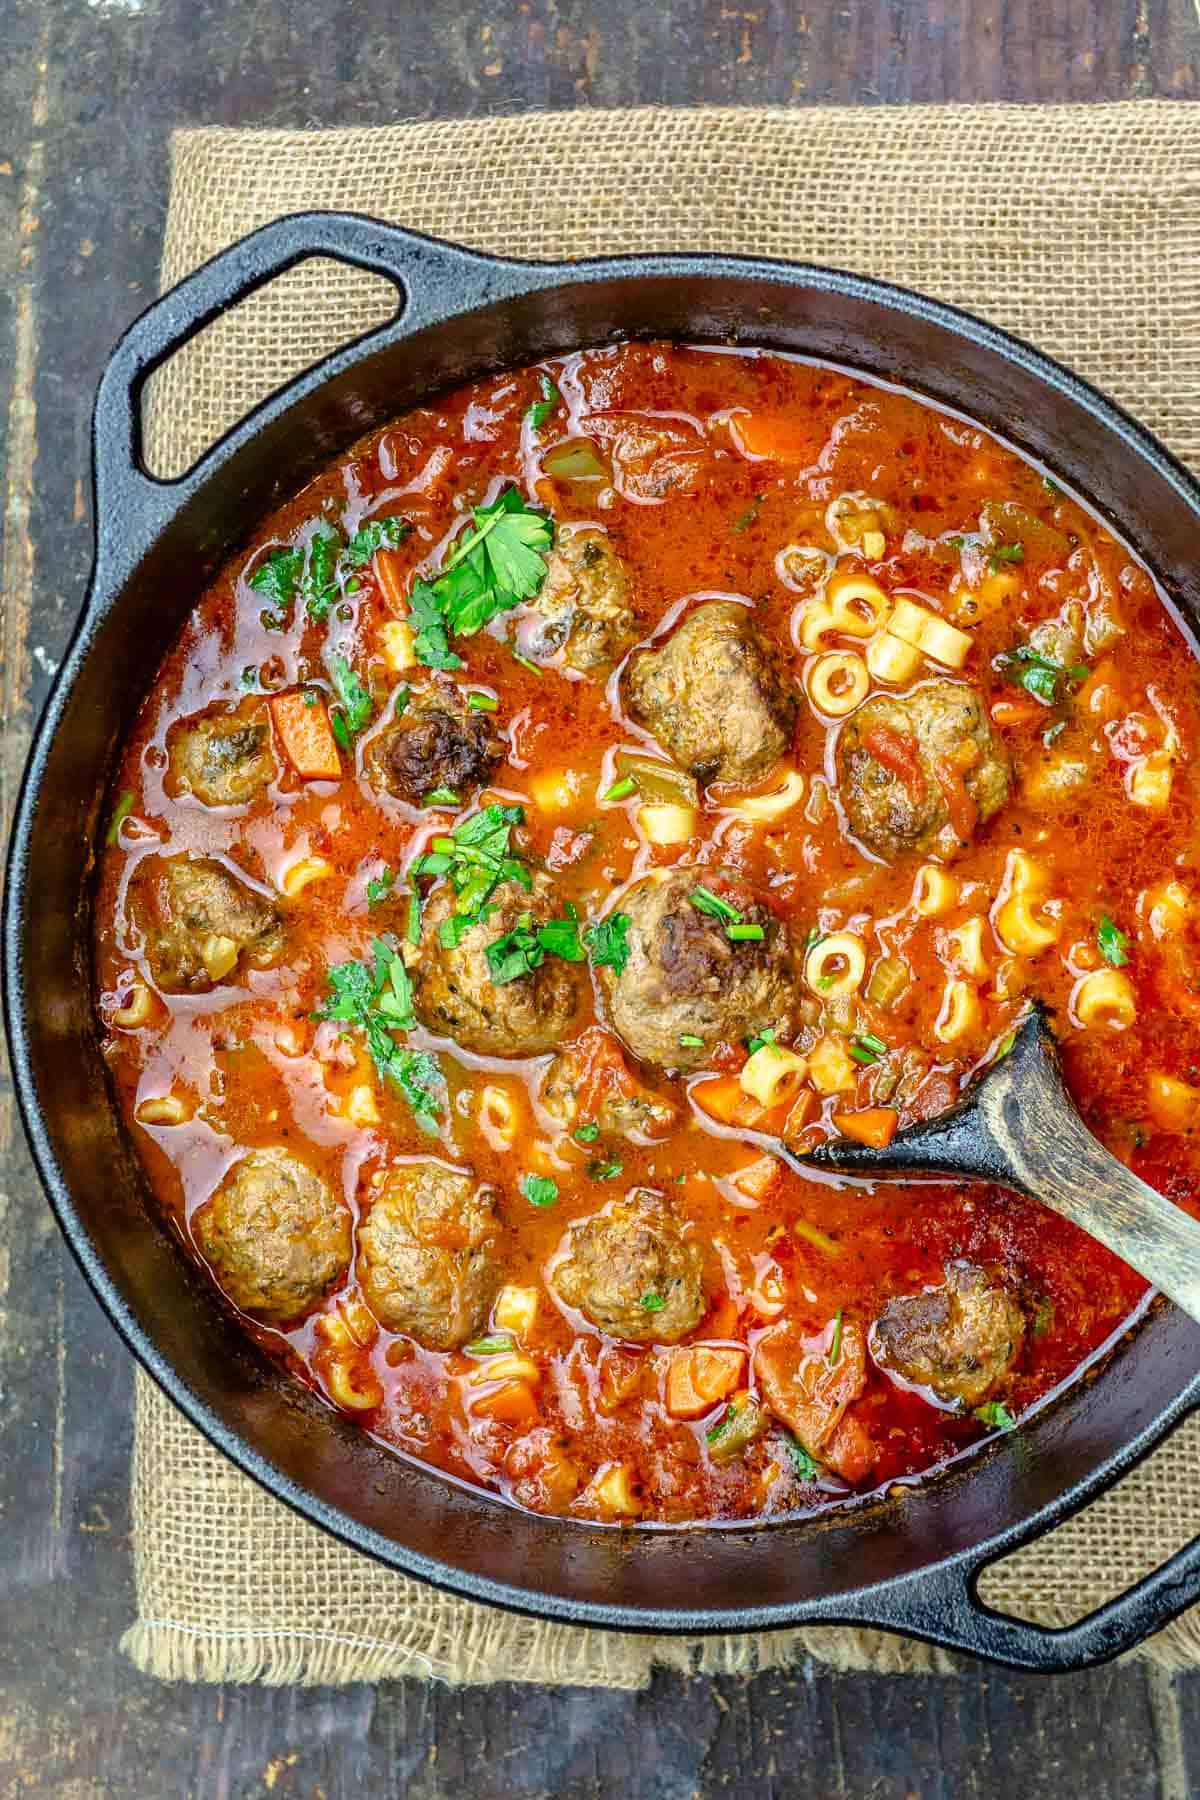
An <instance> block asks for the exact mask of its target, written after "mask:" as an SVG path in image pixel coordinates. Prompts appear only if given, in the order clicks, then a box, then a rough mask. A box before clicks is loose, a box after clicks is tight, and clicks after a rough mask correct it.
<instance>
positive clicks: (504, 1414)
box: [471, 1381, 538, 1426]
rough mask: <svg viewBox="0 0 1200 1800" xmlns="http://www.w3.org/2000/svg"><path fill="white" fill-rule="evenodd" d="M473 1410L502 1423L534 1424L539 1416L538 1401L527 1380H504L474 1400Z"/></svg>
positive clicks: (483, 1416)
mask: <svg viewBox="0 0 1200 1800" xmlns="http://www.w3.org/2000/svg"><path fill="white" fill-rule="evenodd" d="M471 1411H472V1412H473V1413H476V1414H478V1415H479V1416H480V1417H482V1418H485V1419H495V1420H496V1421H497V1422H498V1423H499V1424H501V1425H520V1426H526V1425H533V1424H534V1423H535V1422H536V1421H537V1418H538V1406H537V1401H536V1400H535V1399H534V1397H533V1393H532V1391H531V1389H530V1387H529V1383H528V1382H527V1381H502V1382H501V1383H500V1385H499V1387H494V1388H492V1389H491V1390H490V1392H488V1393H486V1394H480V1395H479V1396H478V1398H477V1399H475V1400H473V1401H472V1402H471Z"/></svg>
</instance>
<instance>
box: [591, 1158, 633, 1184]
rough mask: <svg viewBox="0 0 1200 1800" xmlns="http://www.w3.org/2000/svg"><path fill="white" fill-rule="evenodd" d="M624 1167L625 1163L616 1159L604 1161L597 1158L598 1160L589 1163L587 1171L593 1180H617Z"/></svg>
mask: <svg viewBox="0 0 1200 1800" xmlns="http://www.w3.org/2000/svg"><path fill="white" fill-rule="evenodd" d="M624 1167H625V1164H624V1163H622V1162H617V1161H616V1160H615V1159H614V1160H613V1161H612V1162H604V1161H601V1160H599V1159H597V1161H595V1162H590V1163H589V1164H588V1166H587V1172H588V1176H589V1178H590V1179H591V1180H592V1181H615V1180H616V1178H617V1176H618V1175H619V1174H620V1173H621V1171H622V1170H623V1169H624Z"/></svg>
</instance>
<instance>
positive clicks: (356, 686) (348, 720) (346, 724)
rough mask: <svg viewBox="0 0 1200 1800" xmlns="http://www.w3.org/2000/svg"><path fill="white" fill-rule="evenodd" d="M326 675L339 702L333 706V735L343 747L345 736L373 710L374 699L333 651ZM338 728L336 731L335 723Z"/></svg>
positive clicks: (367, 720)
mask: <svg viewBox="0 0 1200 1800" xmlns="http://www.w3.org/2000/svg"><path fill="white" fill-rule="evenodd" d="M329 679H330V681H332V683H333V691H334V693H335V694H336V695H337V697H338V699H339V700H340V702H341V707H340V709H335V710H334V713H333V716H332V720H331V723H332V725H333V735H334V737H336V738H337V740H338V742H339V743H340V744H341V746H342V748H343V750H346V749H349V747H350V746H349V740H350V739H351V738H353V737H357V735H358V733H359V732H360V731H361V730H362V729H363V727H364V726H365V725H368V724H369V723H370V720H371V714H372V713H373V712H374V711H375V702H374V701H373V700H372V699H371V696H370V694H368V692H367V690H366V688H365V687H364V686H363V684H362V682H361V681H360V680H359V679H358V676H357V675H356V674H355V672H354V670H353V669H352V668H351V666H350V663H349V662H348V661H347V659H346V658H345V657H344V656H342V655H341V654H340V653H339V652H337V651H335V652H334V653H333V655H332V656H330V658H329ZM339 722H340V724H341V727H342V731H341V733H340V734H339V732H338V724H339Z"/></svg>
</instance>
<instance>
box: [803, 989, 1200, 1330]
mask: <svg viewBox="0 0 1200 1800" xmlns="http://www.w3.org/2000/svg"><path fill="white" fill-rule="evenodd" d="M784 1149H785V1150H786V1151H787V1152H788V1155H789V1157H790V1158H791V1159H792V1160H793V1161H794V1162H795V1164H796V1166H797V1167H798V1168H800V1169H801V1170H803V1169H804V1167H805V1165H806V1164H807V1165H808V1166H810V1167H811V1166H812V1165H814V1164H815V1165H817V1166H818V1167H820V1168H823V1169H836V1170H838V1171H839V1172H841V1173H843V1174H846V1175H867V1176H872V1175H874V1176H892V1175H901V1176H908V1177H913V1176H922V1175H924V1176H937V1175H956V1176H966V1177H968V1178H970V1179H973V1180H976V1181H992V1182H996V1183H998V1184H999V1185H1000V1186H1001V1187H1008V1188H1015V1189H1016V1191H1017V1192H1018V1193H1019V1194H1028V1195H1030V1196H1031V1197H1032V1198H1033V1199H1035V1200H1041V1201H1042V1202H1043V1203H1044V1204H1045V1205H1046V1206H1050V1207H1053V1209H1054V1211H1055V1212H1057V1213H1061V1214H1062V1215H1063V1217H1064V1218H1066V1219H1070V1220H1071V1222H1072V1223H1073V1224H1075V1225H1079V1226H1081V1227H1082V1229H1083V1230H1084V1231H1087V1232H1090V1233H1091V1235H1092V1237H1094V1238H1097V1239H1098V1240H1099V1242H1100V1243H1102V1244H1104V1245H1105V1246H1106V1247H1107V1248H1108V1249H1109V1250H1112V1251H1114V1252H1115V1254H1116V1255H1117V1256H1119V1257H1121V1259H1122V1260H1123V1261H1124V1262H1127V1263H1128V1264H1129V1266H1130V1268H1131V1269H1136V1270H1137V1272H1138V1274H1139V1275H1144V1276H1145V1278H1146V1280H1147V1281H1149V1282H1152V1283H1153V1285H1154V1286H1155V1287H1156V1288H1161V1290H1162V1292H1163V1293H1164V1294H1166V1295H1167V1296H1168V1298H1170V1299H1171V1300H1174V1302H1175V1303H1176V1305H1177V1306H1181V1307H1182V1308H1183V1310H1184V1312H1186V1313H1190V1314H1191V1316H1192V1318H1193V1319H1196V1320H1200V1224H1198V1223H1197V1222H1196V1220H1195V1219H1192V1218H1190V1217H1189V1216H1188V1214H1187V1213H1185V1212H1184V1211H1183V1210H1182V1208H1180V1207H1178V1206H1175V1205H1174V1204H1173V1203H1172V1202H1171V1201H1170V1200H1164V1199H1163V1197H1162V1195H1161V1194H1157V1193H1155V1191H1154V1189H1153V1188H1152V1187H1148V1186H1147V1184H1146V1183H1145V1182H1144V1181H1142V1180H1140V1179H1139V1178H1138V1176H1136V1175H1134V1174H1133V1173H1132V1172H1131V1171H1130V1170H1129V1169H1127V1168H1126V1167H1125V1165H1124V1163H1122V1162H1119V1161H1118V1159H1117V1158H1116V1157H1115V1156H1113V1155H1112V1154H1111V1153H1110V1152H1109V1151H1108V1150H1106V1149H1105V1148H1104V1147H1103V1145H1102V1144H1099V1143H1098V1142H1097V1141H1096V1139H1095V1138H1094V1137H1093V1136H1092V1134H1091V1132H1090V1131H1089V1130H1088V1128H1087V1126H1086V1125H1085V1124H1084V1122H1083V1120H1082V1119H1081V1118H1080V1116H1079V1114H1078V1113H1077V1112H1076V1110H1075V1107H1074V1104H1073V1103H1072V1101H1071V1098H1070V1096H1069V1095H1068V1093H1067V1090H1066V1088H1065V1086H1064V1085H1063V1078H1062V1071H1061V1069H1060V1067H1059V1061H1058V1051H1057V1047H1056V1045H1055V1042H1054V1039H1053V1037H1052V1036H1051V1034H1050V1030H1049V1027H1048V1026H1047V1024H1046V1019H1045V1015H1044V1013H1043V1012H1042V1010H1041V1009H1040V1008H1036V1009H1035V1010H1034V1011H1033V1012H1032V1013H1031V1014H1030V1016H1029V1017H1028V1018H1027V1019H1026V1020H1025V1022H1024V1023H1023V1024H1022V1025H1021V1026H1020V1028H1019V1029H1018V1031H1017V1034H1016V1037H1015V1039H1014V1040H1013V1046H1012V1049H1011V1050H1010V1051H1009V1052H1008V1054H1007V1056H1003V1057H1001V1058H1000V1060H999V1061H998V1062H996V1063H993V1064H992V1066H991V1068H990V1069H988V1070H986V1071H985V1072H984V1074H983V1075H981V1076H980V1077H979V1079H978V1080H977V1081H975V1082H973V1083H972V1085H971V1086H970V1087H969V1088H968V1089H967V1091H966V1093H965V1094H964V1095H963V1098H962V1099H961V1100H960V1101H959V1102H958V1104H957V1106H952V1107H951V1108H950V1110H949V1111H948V1112H945V1113H942V1114H941V1116H940V1117H939V1118H936V1119H929V1120H927V1121H925V1122H924V1123H923V1124H920V1125H913V1126H911V1127H910V1128H909V1129H908V1130H907V1131H901V1132H898V1133H897V1134H896V1136H895V1137H894V1138H893V1139H892V1141H891V1143H890V1144H889V1145H888V1146H887V1147H886V1149H883V1150H876V1149H873V1148H872V1147H871V1146H870V1145H868V1144H859V1143H855V1142H853V1141H852V1140H851V1139H849V1138H834V1139H831V1140H830V1141H829V1142H827V1143H824V1144H820V1145H819V1146H818V1147H817V1148H816V1149H815V1150H811V1151H808V1152H806V1153H802V1152H800V1151H798V1150H797V1149H795V1148H794V1147H793V1146H791V1145H788V1144H785V1145H784Z"/></svg>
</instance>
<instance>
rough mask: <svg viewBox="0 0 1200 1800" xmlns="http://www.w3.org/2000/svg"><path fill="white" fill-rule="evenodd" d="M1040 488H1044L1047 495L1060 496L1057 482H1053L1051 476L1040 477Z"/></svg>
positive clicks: (1060, 490) (1060, 491)
mask: <svg viewBox="0 0 1200 1800" xmlns="http://www.w3.org/2000/svg"><path fill="white" fill-rule="evenodd" d="M1042 486H1043V487H1044V488H1045V490H1046V492H1047V493H1048V494H1061V493H1062V489H1061V488H1060V487H1059V485H1058V483H1057V481H1055V480H1054V478H1053V476H1051V475H1043V476H1042Z"/></svg>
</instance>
